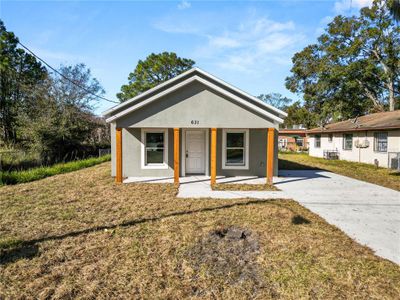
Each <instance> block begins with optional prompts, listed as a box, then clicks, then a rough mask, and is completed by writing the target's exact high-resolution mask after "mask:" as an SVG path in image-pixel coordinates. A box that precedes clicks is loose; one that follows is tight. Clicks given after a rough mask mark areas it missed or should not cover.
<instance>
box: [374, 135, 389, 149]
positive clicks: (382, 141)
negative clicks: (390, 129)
mask: <svg viewBox="0 0 400 300" xmlns="http://www.w3.org/2000/svg"><path fill="white" fill-rule="evenodd" d="M387 144H388V133H387V132H375V133H374V151H376V152H387Z"/></svg>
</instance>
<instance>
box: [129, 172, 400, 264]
mask: <svg viewBox="0 0 400 300" xmlns="http://www.w3.org/2000/svg"><path fill="white" fill-rule="evenodd" d="M279 175H280V177H276V178H274V184H275V186H276V187H278V188H279V189H280V190H281V191H277V192H268V191H265V192H264V191H212V190H211V187H210V181H209V177H206V176H194V177H183V178H181V181H180V182H181V184H180V187H179V193H178V197H182V198H208V197H211V198H229V199H235V198H246V197H250V198H263V199H268V198H271V199H274V198H275V199H276V198H288V199H294V200H295V201H297V202H299V203H300V204H301V205H303V206H305V207H306V208H308V209H310V210H311V211H313V212H314V213H316V214H318V215H320V216H321V217H322V218H324V219H325V220H326V221H327V222H329V223H330V224H333V225H335V226H337V227H338V228H340V229H341V230H343V231H344V232H345V233H346V234H347V235H349V236H350V237H352V238H353V239H355V240H356V241H357V242H359V243H361V244H363V245H366V246H368V247H370V248H371V249H373V250H374V251H375V253H376V254H377V255H379V256H381V257H384V258H386V259H389V260H391V261H393V262H396V263H397V264H400V193H399V192H397V191H394V190H391V189H388V188H384V187H381V186H377V185H374V184H370V183H367V182H363V181H359V180H355V179H352V178H349V177H345V176H341V175H338V174H334V173H330V172H326V171H318V170H306V171H281V172H280V174H279ZM138 181H140V182H154V183H156V182H169V183H170V182H173V179H172V178H143V177H142V178H128V179H127V180H126V181H125V182H138ZM222 182H227V183H232V184H234V183H238V184H239V183H248V184H257V183H265V178H257V177H232V178H224V177H219V178H217V183H222Z"/></svg>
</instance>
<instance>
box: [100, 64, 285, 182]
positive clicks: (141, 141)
mask: <svg viewBox="0 0 400 300" xmlns="http://www.w3.org/2000/svg"><path fill="white" fill-rule="evenodd" d="M286 115H287V114H286V113H285V112H283V111H281V110H279V109H277V108H275V107H273V106H271V105H268V104H266V103H264V102H262V101H261V100H259V99H258V98H256V97H254V96H251V95H249V94H247V93H245V92H243V91H242V90H240V89H238V88H236V87H234V86H232V85H230V84H228V83H226V82H225V81H222V80H220V79H218V78H216V77H214V76H213V75H211V74H209V73H207V72H204V71H202V70H200V69H198V68H194V69H191V70H189V71H187V72H185V73H183V74H181V75H179V76H177V77H175V78H173V79H171V80H168V81H166V82H164V83H162V84H160V85H158V86H156V87H154V88H152V89H150V90H148V91H146V92H144V93H142V94H140V95H138V96H136V97H134V98H132V99H130V100H128V101H125V102H123V103H121V104H119V105H117V106H115V107H113V108H112V109H109V110H108V111H106V112H104V116H105V117H106V121H107V122H108V123H109V124H110V125H111V154H112V160H111V162H112V164H111V165H112V175H113V176H115V177H116V181H117V182H122V181H123V178H125V177H164V178H168V177H171V178H172V177H173V178H174V182H175V183H178V182H179V177H182V176H188V175H191V174H203V175H206V176H210V180H211V183H212V184H213V183H215V178H216V176H219V175H220V176H250V175H251V176H262V177H264V176H266V177H267V179H268V181H269V182H271V181H272V176H273V174H277V171H278V156H277V152H278V151H277V148H278V145H277V140H278V135H277V132H278V131H277V130H278V128H279V125H280V124H282V123H283V118H284V117H285V116H286Z"/></svg>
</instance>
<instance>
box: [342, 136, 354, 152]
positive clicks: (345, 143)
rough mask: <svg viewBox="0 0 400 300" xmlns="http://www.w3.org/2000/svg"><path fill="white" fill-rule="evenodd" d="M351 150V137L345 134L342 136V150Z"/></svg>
mask: <svg viewBox="0 0 400 300" xmlns="http://www.w3.org/2000/svg"><path fill="white" fill-rule="evenodd" d="M351 149H353V135H352V134H351V133H346V134H344V135H343V150H351Z"/></svg>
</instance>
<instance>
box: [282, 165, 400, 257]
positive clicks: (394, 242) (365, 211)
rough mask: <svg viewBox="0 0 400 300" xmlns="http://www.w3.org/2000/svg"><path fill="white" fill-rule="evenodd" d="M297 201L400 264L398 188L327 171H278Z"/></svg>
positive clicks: (284, 184) (284, 186)
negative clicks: (394, 188)
mask: <svg viewBox="0 0 400 300" xmlns="http://www.w3.org/2000/svg"><path fill="white" fill-rule="evenodd" d="M276 186H277V187H278V188H280V189H281V190H282V191H283V192H284V194H286V195H287V196H289V197H291V198H292V199H294V200H296V201H298V202H299V203H300V204H301V205H303V206H305V207H307V208H308V209H310V210H311V211H313V212H314V213H317V214H318V215H320V216H321V217H323V218H324V219H325V220H326V221H327V222H329V223H331V224H333V225H335V226H337V227H339V228H340V229H341V230H343V231H344V232H345V233H346V234H347V235H349V236H350V237H352V238H353V239H355V240H356V241H358V242H359V243H361V244H363V245H366V246H368V247H370V248H371V249H373V250H374V251H375V253H376V254H377V255H379V256H381V257H384V258H387V259H389V260H391V261H393V262H396V263H397V264H400V192H397V191H394V190H391V189H388V188H384V187H381V186H377V185H374V184H370V183H367V182H363V181H359V180H356V179H352V178H349V177H345V176H341V175H338V174H334V173H330V172H326V171H316V170H307V171H281V172H280V178H279V179H278V180H277V182H276Z"/></svg>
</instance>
